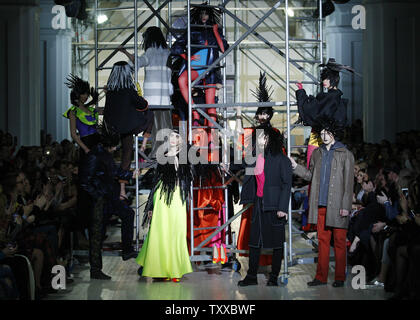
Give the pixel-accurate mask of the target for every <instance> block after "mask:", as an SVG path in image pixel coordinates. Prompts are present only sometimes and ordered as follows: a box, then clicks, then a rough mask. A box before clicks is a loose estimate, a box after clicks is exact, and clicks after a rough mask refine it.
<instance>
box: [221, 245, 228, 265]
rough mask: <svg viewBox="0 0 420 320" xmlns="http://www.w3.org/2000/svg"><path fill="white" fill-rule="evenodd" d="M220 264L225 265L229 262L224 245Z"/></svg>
mask: <svg viewBox="0 0 420 320" xmlns="http://www.w3.org/2000/svg"><path fill="white" fill-rule="evenodd" d="M220 262H221V263H222V264H225V263H226V262H228V257H227V254H226V245H225V244H222V246H221V248H220Z"/></svg>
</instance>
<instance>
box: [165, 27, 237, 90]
mask: <svg viewBox="0 0 420 320" xmlns="http://www.w3.org/2000/svg"><path fill="white" fill-rule="evenodd" d="M218 32H219V35H220V38H221V39H222V41H223V47H224V50H225V51H226V50H227V49H228V48H229V45H228V43H227V41H226V39H225V38H224V36H223V33H222V29H221V28H218ZM206 40H207V44H208V45H209V46H217V48H208V50H209V51H208V55H207V62H206V65H211V64H212V63H213V62H214V61H216V60H217V59H218V58H219V51H221V50H220V48H219V46H218V43H217V40H216V36H215V35H214V32H213V29H212V28H200V27H192V28H191V44H193V45H194V44H196V45H204V44H205V42H206ZM187 41H188V39H187V33H184V34H183V35H182V36H180V37H179V38H178V39H177V40H176V41H175V43H174V45H173V46H172V49H171V53H172V54H174V55H180V54H183V53H185V54H187ZM202 49H203V48H194V47H193V48H191V56H193V55H194V54H196V53H197V52H198V51H200V50H202ZM187 67H188V64H187V60H184V61H183V63H182V66H181V69H180V71H179V75H181V74H182V73H183V72H184V71H185V70H186V69H187ZM215 70H217V69H213V70H212V71H210V72H209V74H207V76H206V77H205V79H206V83H207V84H213V83H217V82H220V79H218V73H217V72H215Z"/></svg>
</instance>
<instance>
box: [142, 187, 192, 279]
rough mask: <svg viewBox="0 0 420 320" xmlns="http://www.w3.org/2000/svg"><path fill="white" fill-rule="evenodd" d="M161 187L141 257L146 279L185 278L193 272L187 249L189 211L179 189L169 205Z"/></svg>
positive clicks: (154, 198) (155, 201)
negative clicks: (184, 276)
mask: <svg viewBox="0 0 420 320" xmlns="http://www.w3.org/2000/svg"><path fill="white" fill-rule="evenodd" d="M160 195H161V187H159V188H158V189H157V190H156V192H155V194H154V197H153V203H154V208H153V216H152V221H151V224H150V229H149V232H148V234H147V237H146V239H145V241H144V244H143V246H142V248H141V251H140V253H139V255H138V256H137V259H136V261H137V263H138V264H139V265H141V266H143V273H142V275H143V276H146V277H155V278H182V276H183V275H184V274H186V273H190V272H193V270H192V267H191V262H190V257H189V254H188V246H187V209H186V204H183V203H182V200H181V195H180V190H179V186H176V188H175V191H174V194H173V198H172V202H171V205H170V206H167V205H166V203H165V201H164V195H162V199H160Z"/></svg>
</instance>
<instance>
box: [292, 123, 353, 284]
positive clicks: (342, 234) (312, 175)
mask: <svg viewBox="0 0 420 320" xmlns="http://www.w3.org/2000/svg"><path fill="white" fill-rule="evenodd" d="M313 125H314V127H313V130H314V132H315V133H316V134H317V135H318V136H320V137H321V139H322V142H323V144H322V145H321V147H319V148H317V149H315V150H314V152H313V153H312V157H311V161H310V164H309V169H306V168H305V167H303V166H301V165H298V164H297V163H296V162H295V160H294V159H293V158H290V160H291V161H292V167H293V170H294V173H295V174H296V175H298V176H300V177H302V178H303V179H305V180H307V181H311V184H312V192H311V193H310V197H309V223H311V224H316V225H317V231H318V243H319V246H318V252H319V253H318V266H317V270H316V276H315V279H314V280H313V281H310V282H308V286H319V285H325V284H327V280H328V269H329V261H330V241H331V235H332V236H333V237H334V254H335V281H334V283H333V287H342V286H344V281H345V279H346V257H347V252H346V235H347V228H348V225H349V213H350V211H351V207H352V200H353V183H354V156H353V154H352V153H351V152H350V151H349V150H348V149H347V148H346V146H345V145H343V144H342V143H341V142H340V141H339V139H340V137H341V136H342V133H343V127H342V126H341V125H340V123H338V122H337V121H336V120H334V119H332V118H328V117H325V116H320V117H319V118H317V119H316V120H315V122H314V123H313Z"/></svg>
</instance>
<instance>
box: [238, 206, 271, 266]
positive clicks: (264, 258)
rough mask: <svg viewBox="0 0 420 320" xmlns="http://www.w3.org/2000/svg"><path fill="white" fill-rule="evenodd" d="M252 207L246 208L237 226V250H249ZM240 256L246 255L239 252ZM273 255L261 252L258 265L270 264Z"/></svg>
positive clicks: (246, 255)
mask: <svg viewBox="0 0 420 320" xmlns="http://www.w3.org/2000/svg"><path fill="white" fill-rule="evenodd" d="M252 208H253V207H250V208H248V210H246V211H245V212H244V213H243V214H242V216H241V225H240V226H239V232H238V244H237V248H238V250H249V246H248V243H249V233H250V230H251V217H252ZM239 255H240V256H241V257H248V256H249V255H248V254H246V253H240V254H239ZM272 258H273V255H271V254H262V255H260V262H259V265H260V266H269V265H271V262H272Z"/></svg>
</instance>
